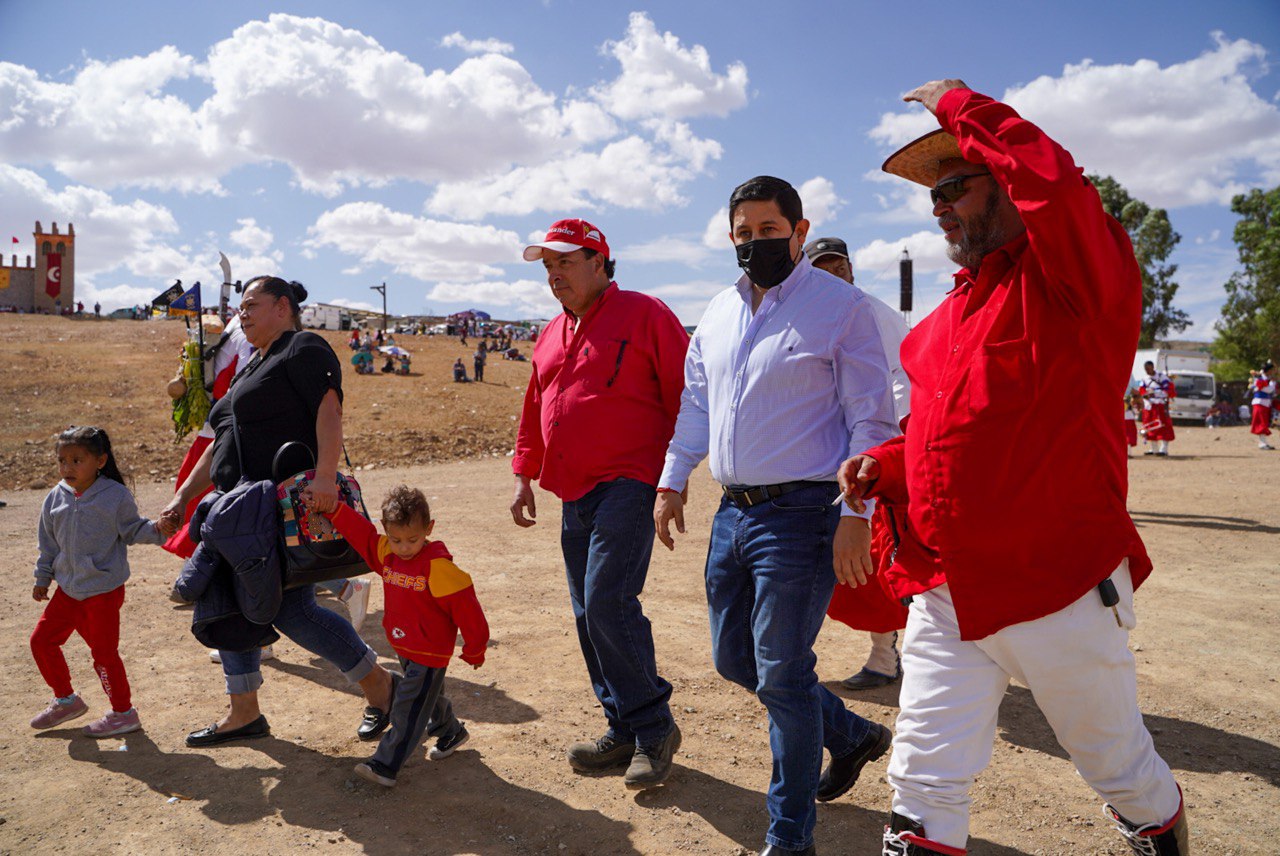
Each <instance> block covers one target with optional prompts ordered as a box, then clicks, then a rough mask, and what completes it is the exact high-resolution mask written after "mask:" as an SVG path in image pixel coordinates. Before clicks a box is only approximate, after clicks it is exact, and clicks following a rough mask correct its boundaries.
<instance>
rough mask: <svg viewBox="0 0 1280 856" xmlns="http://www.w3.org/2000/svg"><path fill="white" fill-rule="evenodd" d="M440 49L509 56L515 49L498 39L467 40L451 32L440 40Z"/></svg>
mask: <svg viewBox="0 0 1280 856" xmlns="http://www.w3.org/2000/svg"><path fill="white" fill-rule="evenodd" d="M440 47H442V48H461V49H462V50H463V51H465V52H466V53H469V54H484V53H496V54H509V53H513V52H514V51H515V49H516V47H515V45H513V44H511V43H510V42H504V41H501V40H499V39H469V38H467V37H466V36H464V35H462V33H460V32H456V31H455V32H452V33H450V34H449V35H447V36H445V37H444V38H443V39H441V40H440Z"/></svg>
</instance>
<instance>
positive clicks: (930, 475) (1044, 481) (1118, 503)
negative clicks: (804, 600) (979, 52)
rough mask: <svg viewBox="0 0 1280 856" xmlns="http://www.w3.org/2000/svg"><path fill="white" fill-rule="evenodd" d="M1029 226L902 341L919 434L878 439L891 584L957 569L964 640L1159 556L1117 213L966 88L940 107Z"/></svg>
mask: <svg viewBox="0 0 1280 856" xmlns="http://www.w3.org/2000/svg"><path fill="white" fill-rule="evenodd" d="M937 115H938V120H939V122H940V124H941V125H942V127H943V128H944V129H946V130H947V131H949V132H950V133H952V134H954V135H955V137H956V138H957V139H958V140H959V143H960V149H961V151H962V152H963V153H964V156H965V159H966V160H969V161H972V162H974V163H983V164H986V165H987V166H988V167H989V168H990V170H991V173H992V175H993V176H994V177H995V180H996V181H998V182H999V183H1000V186H1001V187H1003V188H1004V189H1005V191H1006V192H1007V193H1008V194H1009V196H1010V198H1011V199H1012V200H1013V202H1014V204H1015V205H1016V206H1017V207H1018V210H1019V213H1020V214H1021V216H1022V221H1023V223H1024V224H1025V225H1026V233H1025V234H1024V235H1021V236H1019V237H1018V238H1017V239H1015V240H1013V241H1010V242H1009V243H1008V244H1007V245H1005V246H1004V247H1002V248H1000V249H999V250H996V251H995V252H992V253H990V254H989V255H987V256H986V257H985V258H984V259H983V260H982V264H981V266H980V269H979V272H978V273H977V274H976V275H975V274H973V273H971V272H970V271H968V270H961V271H960V272H959V273H958V274H956V276H955V283H956V285H955V289H954V290H953V291H951V292H950V293H949V294H948V295H947V297H946V298H945V299H944V300H943V302H942V304H941V305H940V306H939V307H938V308H937V309H936V310H934V311H933V312H932V313H931V314H930V315H929V316H928V317H927V318H925V319H924V320H923V321H921V322H920V323H919V324H918V325H917V326H916V328H915V329H914V330H912V331H911V333H910V334H909V335H908V336H907V338H906V340H905V341H903V343H902V365H903V368H904V369H905V370H906V372H907V375H908V376H909V377H910V379H911V417H910V420H909V422H908V423H907V428H906V434H905V436H904V437H901V438H896V439H895V440H893V441H890V442H889V443H885V444H883V445H882V446H879V447H877V448H874V449H871V450H869V451H868V454H869V455H871V456H872V457H874V458H876V459H877V460H878V461H879V463H880V466H881V476H880V479H879V481H878V483H877V484H876V485H875V489H874V490H873V491H872V494H871V495H877V494H879V495H882V496H885V497H888V498H890V499H892V500H894V501H896V502H899V503H904V502H905V503H907V504H908V511H907V525H906V527H905V532H903V533H902V536H903V541H902V544H901V546H900V547H899V550H898V554H897V557H896V561H895V564H894V566H893V567H892V568H891V569H890V571H889V577H890V584H891V586H892V587H893V589H894V592H895V594H897V595H898V596H899V597H904V596H906V595H911V594H918V593H920V592H922V591H927V590H928V589H930V588H933V587H934V586H938V585H941V584H943V583H947V584H948V585H949V586H950V589H951V593H952V597H953V599H954V602H955V608H956V615H957V617H958V619H959V623H960V633H961V637H962V638H964V639H981V638H982V637H984V636H988V635H990V634H991V633H994V632H996V631H997V630H999V629H1001V628H1002V627H1006V626H1008V625H1010V624H1016V623H1018V622H1022V621H1029V620H1032V619H1035V618H1040V617H1042V616H1045V615H1049V614H1050V613H1053V612H1056V611H1058V610H1059V609H1062V608H1063V607H1065V606H1067V605H1068V604H1070V603H1072V602H1074V601H1075V600H1077V599H1079V598H1080V597H1081V596H1082V595H1084V594H1085V593H1086V592H1088V591H1089V590H1090V589H1092V588H1093V587H1095V586H1096V585H1097V584H1098V583H1099V582H1101V581H1102V580H1103V579H1104V578H1106V577H1107V576H1109V575H1110V574H1111V573H1112V572H1113V571H1114V570H1115V569H1116V567H1117V566H1118V565H1119V564H1120V562H1121V560H1123V559H1125V558H1128V559H1129V570H1130V573H1131V574H1132V576H1133V583H1134V586H1135V588H1136V587H1137V586H1138V584H1140V583H1141V582H1142V581H1143V580H1144V579H1145V578H1146V577H1147V575H1148V574H1149V573H1150V571H1151V560H1150V559H1149V558H1148V557H1147V553H1146V549H1145V548H1144V547H1143V544H1142V540H1141V539H1140V538H1139V537H1138V531H1137V529H1136V528H1135V527H1134V525H1133V521H1132V520H1131V519H1130V518H1129V514H1128V511H1127V510H1126V507H1125V500H1126V496H1127V494H1128V473H1127V469H1128V467H1127V463H1126V452H1125V439H1124V424H1123V414H1122V413H1121V412H1120V409H1119V408H1117V407H1116V406H1115V402H1116V401H1117V400H1118V399H1119V398H1120V396H1121V395H1122V394H1123V392H1124V390H1125V388H1126V386H1127V384H1128V381H1129V375H1130V370H1131V369H1132V366H1133V354H1134V350H1135V348H1136V347H1137V341H1138V329H1139V324H1140V321H1141V316H1142V281H1141V278H1140V275H1139V270H1138V265H1137V262H1136V261H1135V259H1134V256H1133V248H1132V246H1131V245H1130V243H1129V238H1128V236H1127V235H1126V233H1125V231H1124V229H1123V228H1121V226H1120V224H1119V223H1117V222H1116V221H1115V220H1114V219H1113V218H1111V217H1110V216H1108V215H1107V214H1106V212H1105V211H1104V210H1103V208H1102V204H1101V201H1100V199H1099V197H1098V193H1097V191H1096V190H1095V189H1094V188H1093V186H1092V185H1090V184H1089V183H1088V181H1087V180H1086V179H1085V178H1084V176H1083V174H1082V171H1081V169H1080V168H1079V167H1077V166H1076V165H1075V163H1074V161H1072V159H1071V156H1070V155H1069V154H1068V153H1067V152H1066V151H1065V150H1063V149H1062V147H1061V146H1059V145H1058V144H1057V143H1055V142H1054V141H1053V140H1051V139H1049V138H1048V137H1047V136H1046V135H1045V134H1044V132H1043V131H1041V130H1040V129H1039V128H1037V127H1036V126H1035V125H1032V124H1031V123H1030V122H1027V121H1026V120H1024V119H1022V118H1021V117H1020V116H1018V114H1017V113H1015V112H1014V111H1013V109H1012V108H1010V107H1008V106H1006V105H1004V104H1001V103H999V102H997V101H994V100H992V99H991V98H988V97H987V96H985V95H979V94H978V93H975V92H972V91H969V90H965V89H959V90H952V91H951V92H948V93H947V94H946V95H944V96H943V97H942V99H941V101H940V102H939V104H938V111H937Z"/></svg>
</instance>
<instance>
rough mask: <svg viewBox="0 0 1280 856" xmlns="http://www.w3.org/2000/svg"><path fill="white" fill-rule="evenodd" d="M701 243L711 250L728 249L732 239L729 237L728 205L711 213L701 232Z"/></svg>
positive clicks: (730, 246) (731, 244)
mask: <svg viewBox="0 0 1280 856" xmlns="http://www.w3.org/2000/svg"><path fill="white" fill-rule="evenodd" d="M702 245H703V246H704V247H707V248H708V249H712V250H729V249H731V248H732V247H733V239H731V238H730V237H729V206H728V205H726V206H724V207H723V208H721V209H720V210H719V211H717V212H716V213H714V214H712V215H711V219H710V220H708V221H707V228H706V229H704V230H703V232H702Z"/></svg>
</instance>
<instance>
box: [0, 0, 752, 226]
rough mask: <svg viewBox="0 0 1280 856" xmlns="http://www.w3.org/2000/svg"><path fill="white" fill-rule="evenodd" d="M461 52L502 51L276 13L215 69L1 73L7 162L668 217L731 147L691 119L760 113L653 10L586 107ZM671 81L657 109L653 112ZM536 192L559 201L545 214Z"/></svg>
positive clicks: (453, 38) (83, 174) (82, 174)
mask: <svg viewBox="0 0 1280 856" xmlns="http://www.w3.org/2000/svg"><path fill="white" fill-rule="evenodd" d="M444 42H445V43H447V44H448V45H450V46H457V47H461V48H463V49H465V50H468V51H470V50H473V49H474V50H481V49H483V50H484V51H486V52H484V53H482V54H480V55H475V56H470V57H468V58H466V59H464V60H463V61H462V62H461V63H460V64H458V65H457V67H455V68H452V69H433V70H428V69H426V68H424V67H422V66H421V65H419V64H418V63H416V62H414V61H412V60H410V59H409V58H408V57H406V56H404V55H403V54H400V53H397V52H395V51H391V50H388V49H387V48H385V47H383V46H382V45H381V44H379V43H378V42H377V41H376V40H374V39H373V38H371V37H369V36H367V35H365V34H364V33H362V32H360V31H358V30H354V29H350V28H345V27H342V26H339V25H338V24H335V23H332V22H329V21H325V20H323V19H320V18H303V17H298V16H293V15H285V14H273V15H271V16H269V17H268V18H267V20H265V21H262V20H259V21H250V22H248V23H246V24H244V25H243V26H241V27H238V28H237V29H236V30H235V31H234V32H233V33H232V34H231V35H230V36H229V37H228V38H226V39H223V40H221V41H219V42H217V43H216V44H214V45H213V46H212V47H211V48H210V49H209V50H208V52H207V55H206V56H205V57H204V58H203V59H197V58H195V57H191V56H187V55H184V54H182V53H181V52H179V51H178V50H177V49H176V48H173V47H164V48H161V49H160V50H157V51H155V52H153V53H151V54H148V55H147V56H142V57H130V58H126V59H121V60H115V61H110V62H103V61H98V60H89V61H87V62H86V63H85V64H84V67H83V68H82V69H81V70H80V71H79V72H78V73H76V74H75V76H74V77H73V78H72V79H71V80H70V81H69V82H61V81H54V80H51V79H45V78H42V77H41V76H40V75H39V74H37V73H36V72H35V71H33V70H31V69H28V68H26V67H23V66H20V65H15V64H12V63H0V104H3V105H5V114H6V115H5V116H4V117H3V118H2V119H0V161H4V162H8V163H14V164H23V165H32V166H44V165H51V166H53V167H54V168H56V169H57V170H59V171H60V172H62V173H63V174H64V175H67V176H69V177H71V178H72V179H73V180H76V181H81V182H86V183H90V184H93V185H95V186H101V187H104V188H109V187H116V186H121V185H127V186H141V187H154V188H160V189H175V190H180V191H183V192H217V193H221V192H224V191H223V188H222V186H221V184H220V181H221V179H222V177H223V176H225V175H226V174H227V173H228V172H229V171H230V170H232V169H235V168H236V167H239V166H243V165H247V164H263V165H271V164H283V165H285V166H286V167H287V168H288V169H289V170H291V172H292V173H293V176H294V179H295V182H296V183H297V185H298V186H299V187H301V188H302V189H304V190H306V191H309V192H314V193H320V194H324V195H329V196H332V195H336V194H338V193H340V192H341V191H342V190H343V189H344V188H349V187H353V186H359V185H370V186H382V185H385V184H388V183H390V182H392V181H396V180H410V181H418V182H422V183H425V184H435V183H437V182H446V184H444V185H442V186H441V187H440V188H439V189H438V191H437V195H436V196H435V197H433V207H432V208H431V210H433V211H436V212H444V213H453V214H456V215H457V216H466V217H482V216H485V215H486V214H491V213H511V212H528V211H532V210H546V209H548V208H554V207H559V206H562V205H564V204H566V203H573V204H575V205H579V204H581V205H589V206H598V205H604V204H608V205H620V206H624V207H647V208H650V209H659V208H664V207H670V206H674V205H679V204H682V203H683V202H684V200H685V196H684V194H683V193H682V190H681V188H682V187H683V186H684V185H685V184H687V183H688V182H689V181H691V180H692V179H693V178H695V177H696V176H697V175H699V174H701V173H702V172H703V171H704V170H705V169H706V167H707V164H708V163H709V162H710V161H712V160H714V159H716V158H719V157H720V154H721V147H720V144H719V143H717V142H716V141H714V140H710V139H703V138H700V137H698V136H697V135H695V134H693V132H692V131H691V130H690V129H689V127H688V126H687V125H684V124H683V123H681V122H679V121H677V120H678V119H680V118H682V117H686V116H706V115H718V116H723V115H725V114H726V113H727V112H728V111H729V110H731V109H735V107H737V106H741V104H742V103H745V85H746V71H745V68H744V67H743V66H742V65H741V64H735V65H732V66H730V67H729V70H728V72H727V73H726V74H724V75H717V74H715V73H713V72H711V70H710V60H709V58H708V57H707V54H706V51H705V49H703V48H701V47H699V46H695V47H693V48H684V47H683V46H681V45H680V43H679V40H678V39H676V38H675V37H674V36H673V35H671V34H670V33H667V34H665V35H663V36H658V34H657V32H656V30H655V29H654V27H653V24H652V22H650V21H649V19H648V18H647V17H645V16H643V15H639V16H633V17H632V19H631V24H630V27H629V30H628V34H627V36H626V37H625V38H624V40H623V41H621V42H618V43H616V44H615V45H613V46H612V48H611V51H612V53H613V54H614V55H615V56H617V57H618V60H619V62H620V63H621V64H622V69H621V71H620V73H619V74H618V75H617V77H616V79H614V80H613V81H611V82H610V81H604V82H601V83H600V84H599V85H598V86H597V87H595V88H593V87H591V86H587V85H584V88H583V91H584V93H586V94H584V95H583V96H582V97H579V98H574V97H569V96H566V97H558V96H557V95H555V94H554V93H552V92H549V91H547V90H545V89H544V88H542V87H541V86H539V84H538V83H537V82H536V81H535V80H534V79H533V78H532V76H531V75H530V73H529V71H528V70H527V69H526V68H525V67H524V66H522V65H521V64H520V63H519V62H517V61H516V60H514V59H512V58H511V57H509V56H505V55H503V54H504V53H505V52H507V49H508V48H509V47H510V46H509V45H505V44H504V43H501V42H496V41H494V40H488V41H479V42H477V41H473V40H469V39H466V38H465V37H464V36H461V35H460V34H457V33H455V34H453V35H450V36H447V37H446V38H445V40H444ZM263 57H270V61H269V62H268V61H263V59H262V58H263ZM189 80H198V81H199V82H200V83H201V84H203V85H206V86H207V87H208V88H209V89H210V90H211V94H210V95H209V96H208V97H207V98H206V99H205V100H204V101H202V102H194V101H189V100H183V98H182V97H179V96H178V95H176V94H174V93H173V92H172V91H170V90H172V89H173V84H176V83H182V82H184V81H189ZM653 87H660V88H662V93H661V94H662V96H663V97H662V98H659V99H657V100H655V101H654V102H653V104H654V105H656V106H651V107H649V108H644V109H640V108H639V107H637V106H636V105H637V104H638V101H637V99H644V98H646V97H647V95H648V94H650V93H652V92H654V91H655V90H654V89H653ZM666 87H670V91H666ZM190 89H191V87H184V90H188V91H189V90H190ZM602 92H608V93H611V94H616V95H617V100H613V99H610V100H603V101H602V100H598V99H599V97H600V93H602ZM188 98H189V96H188ZM627 105H630V106H627ZM619 111H621V112H619ZM611 114H612V115H611ZM614 116H619V117H622V118H624V119H627V120H633V121H634V125H633V126H631V127H625V126H623V125H620V124H619V122H618V121H617V119H615V118H614ZM636 167H639V168H636ZM512 176H514V178H513V177H512ZM531 185H532V186H535V187H538V188H540V189H541V188H545V187H547V186H551V187H552V188H553V190H554V191H555V192H554V193H553V194H552V195H551V196H550V197H549V198H548V200H547V201H546V202H545V203H542V204H539V202H538V200H539V199H541V198H543V194H541V193H540V192H534V193H530V192H529V187H530V186H531ZM473 193H474V196H475V199H474V200H473V201H465V200H462V199H459V198H458V197H459V196H467V195H471V194H473ZM464 212H465V213H464Z"/></svg>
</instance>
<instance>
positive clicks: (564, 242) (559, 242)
mask: <svg viewBox="0 0 1280 856" xmlns="http://www.w3.org/2000/svg"><path fill="white" fill-rule="evenodd" d="M581 249H587V250H595V251H596V252H598V253H601V254H602V255H603V256H604V257H605V258H606V259H607V258H609V244H608V242H607V241H605V239H604V233H602V232H601V231H600V230H599V229H597V228H596V227H595V226H592V225H591V224H590V223H588V222H587V221H586V220H578V219H572V220H557V221H556V222H554V223H552V224H551V228H550V229H548V230H547V237H546V239H545V240H543V242H542V243H540V244H530V245H529V246H527V247H525V248H524V260H525V261H527V262H536V261H537V260H538V259H540V258H542V251H543V250H552V251H554V252H557V253H572V252H573V251H574V250H581Z"/></svg>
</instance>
